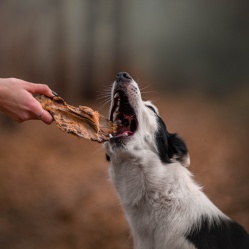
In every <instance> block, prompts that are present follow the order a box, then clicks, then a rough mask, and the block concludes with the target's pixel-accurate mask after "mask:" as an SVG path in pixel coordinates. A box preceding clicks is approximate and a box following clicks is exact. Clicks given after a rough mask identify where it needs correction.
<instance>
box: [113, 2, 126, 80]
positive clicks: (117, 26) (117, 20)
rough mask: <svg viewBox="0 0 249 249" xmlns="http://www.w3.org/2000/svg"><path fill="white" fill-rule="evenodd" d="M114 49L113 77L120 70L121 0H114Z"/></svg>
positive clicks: (121, 36)
mask: <svg viewBox="0 0 249 249" xmlns="http://www.w3.org/2000/svg"><path fill="white" fill-rule="evenodd" d="M114 6H115V7H114V14H113V20H114V48H113V58H114V59H113V75H116V74H117V73H118V72H119V71H120V70H121V69H120V64H121V63H120V62H121V61H122V59H123V58H122V38H123V32H124V29H123V0H114Z"/></svg>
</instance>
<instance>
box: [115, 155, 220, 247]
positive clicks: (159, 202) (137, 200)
mask: <svg viewBox="0 0 249 249" xmlns="http://www.w3.org/2000/svg"><path fill="white" fill-rule="evenodd" d="M111 161H112V163H111V168H110V176H111V179H112V182H113V184H114V186H115V187H116V189H117V192H118V195H119V197H120V199H121V203H122V206H123V208H124V211H125V214H126V216H127V219H128V222H129V224H130V226H131V230H132V234H133V237H134V244H135V248H136V249H140V248H141V249H142V248H143V249H147V248H148V249H149V248H153V249H165V248H170V249H178V248H179V249H180V248H181V249H191V248H195V247H194V246H193V245H192V244H190V243H189V242H188V241H187V240H186V239H185V237H184V236H185V235H186V233H187V232H188V229H189V228H190V227H191V225H192V224H193V223H195V222H198V219H200V218H201V215H202V214H203V213H205V215H207V216H209V217H210V220H212V219H213V218H214V217H217V216H218V215H220V216H223V214H222V213H221V212H220V211H219V210H218V209H217V208H216V207H215V206H214V205H213V204H212V203H211V201H209V199H208V198H207V197H206V196H205V194H204V193H203V192H202V191H201V189H200V187H199V186H198V185H197V184H196V183H195V182H194V181H193V180H192V177H191V173H190V172H189V171H188V170H187V169H186V168H185V167H183V166H182V165H180V164H179V163H171V164H162V162H161V161H160V160H159V159H158V158H157V156H156V155H155V154H154V153H151V152H150V151H139V153H136V155H135V154H134V152H133V153H129V152H127V151H126V152H122V153H121V154H120V153H117V154H115V155H114V157H112V160H111ZM207 207H208V208H207Z"/></svg>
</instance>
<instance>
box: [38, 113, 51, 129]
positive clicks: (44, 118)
mask: <svg viewBox="0 0 249 249" xmlns="http://www.w3.org/2000/svg"><path fill="white" fill-rule="evenodd" d="M38 119H40V120H41V121H43V122H44V123H45V124H48V125H49V124H51V123H52V122H53V121H54V119H53V117H52V116H51V114H50V113H49V112H48V111H46V110H44V111H43V112H42V114H41V115H40V117H39V118H38Z"/></svg>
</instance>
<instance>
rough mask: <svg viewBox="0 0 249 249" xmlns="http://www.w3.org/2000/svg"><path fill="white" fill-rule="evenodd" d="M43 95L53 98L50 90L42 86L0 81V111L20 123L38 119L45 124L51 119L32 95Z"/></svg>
mask: <svg viewBox="0 0 249 249" xmlns="http://www.w3.org/2000/svg"><path fill="white" fill-rule="evenodd" d="M35 93H37V94H44V95H46V96H48V97H53V96H54V95H53V93H52V90H51V89H50V88H49V87H48V86H47V85H44V84H34V83H29V82H27V81H23V80H20V79H15V78H6V79H0V111H2V112H4V113H5V114H6V115H8V116H9V117H11V118H12V119H14V120H15V121H17V122H18V123H21V122H23V121H27V120H31V119H40V120H42V121H43V122H44V123H46V124H51V123H52V122H53V117H52V116H51V114H50V113H49V112H47V111H46V110H44V109H43V108H42V106H41V104H40V103H39V102H38V101H37V100H36V99H35V98H34V97H33V95H32V94H35Z"/></svg>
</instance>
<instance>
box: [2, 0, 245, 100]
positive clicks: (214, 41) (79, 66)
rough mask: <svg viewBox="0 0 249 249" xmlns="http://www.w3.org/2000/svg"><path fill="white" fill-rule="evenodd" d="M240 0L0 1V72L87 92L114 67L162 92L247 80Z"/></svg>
mask: <svg viewBox="0 0 249 249" xmlns="http://www.w3.org/2000/svg"><path fill="white" fill-rule="evenodd" d="M248 7H249V5H248V4H247V3H246V1H198V0H189V1H184V0H177V1H170V0H167V1H160V0H156V1H150V0H135V1H134V0H127V1H124V0H107V1H92V0H82V1H80V0H73V1H67V0H61V1H56V0H53V1H51V0H22V1H18V0H2V1H1V2H0V32H1V40H0V55H1V56H0V76H1V77H9V76H12V77H19V78H23V79H26V80H30V81H34V82H45V83H47V84H49V85H51V86H52V87H54V88H55V89H56V90H57V91H58V92H60V93H61V94H62V95H64V96H67V97H73V98H75V97H76V96H79V97H80V96H82V95H83V96H84V97H92V96H94V95H95V93H96V90H100V89H102V88H103V85H107V84H109V83H111V82H112V81H113V79H114V76H115V74H116V73H117V72H118V71H129V73H130V74H131V75H133V77H134V78H135V79H136V80H138V81H141V82H145V83H146V84H153V85H155V86H157V87H160V88H161V89H164V90H167V91H168V90H169V89H172V88H173V89H177V90H181V89H190V90H192V89H195V90H196V89H197V90H204V91H208V92H219V93H222V92H227V91H228V92H229V90H232V91H234V89H235V88H238V87H245V86H246V85H248V81H249V70H248V68H249V59H248V58H249V32H248V30H249V15H248V11H247V10H248Z"/></svg>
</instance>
